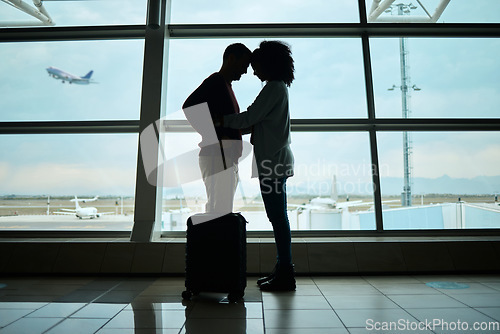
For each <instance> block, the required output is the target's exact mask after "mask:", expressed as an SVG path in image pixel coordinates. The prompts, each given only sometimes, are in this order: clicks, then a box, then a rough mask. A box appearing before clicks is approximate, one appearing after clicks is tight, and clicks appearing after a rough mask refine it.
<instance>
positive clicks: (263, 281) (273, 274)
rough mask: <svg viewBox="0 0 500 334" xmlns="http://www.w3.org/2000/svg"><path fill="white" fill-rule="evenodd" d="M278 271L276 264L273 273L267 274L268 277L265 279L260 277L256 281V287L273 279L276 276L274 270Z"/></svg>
mask: <svg viewBox="0 0 500 334" xmlns="http://www.w3.org/2000/svg"><path fill="white" fill-rule="evenodd" d="M277 269H278V264H277V263H276V265H275V266H274V269H273V271H272V272H271V273H270V274H269V276H266V277H261V278H259V279H258V280H257V285H258V286H261V284H262V283H265V282H267V281H270V280H272V279H273V278H274V276H276V270H277Z"/></svg>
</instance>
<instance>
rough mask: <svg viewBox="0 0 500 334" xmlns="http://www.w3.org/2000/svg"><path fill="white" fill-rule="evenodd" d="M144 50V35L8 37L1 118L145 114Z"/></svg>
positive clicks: (1, 52)
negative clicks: (142, 110) (117, 37)
mask: <svg viewBox="0 0 500 334" xmlns="http://www.w3.org/2000/svg"><path fill="white" fill-rule="evenodd" d="M143 54H144V41H143V40H114V41H64V42H31V43H3V44H1V45H0V57H1V58H2V62H1V63H0V71H1V72H2V73H3V76H4V77H5V78H8V80H7V81H4V82H3V83H2V84H1V87H2V89H1V90H0V110H2V113H1V114H0V121H63V120H64V121H66V120H110V119H115V120H119V119H139V111H140V98H141V78H142V64H143ZM82 78H83V79H82Z"/></svg>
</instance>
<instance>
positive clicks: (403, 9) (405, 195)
mask: <svg viewBox="0 0 500 334" xmlns="http://www.w3.org/2000/svg"><path fill="white" fill-rule="evenodd" d="M395 8H397V15H405V14H409V13H410V10H412V9H416V8H417V7H416V6H414V5H412V4H411V3H410V4H408V5H406V4H403V3H399V4H396V5H392V6H390V7H389V8H388V9H387V10H386V12H391V13H392V11H393V9H395ZM407 43H408V39H407V38H406V37H400V38H399V59H400V69H401V85H400V86H396V85H392V87H391V88H389V89H388V90H394V88H396V87H399V88H400V89H401V109H402V116H403V118H409V117H410V114H411V109H410V97H411V95H410V92H411V90H415V91H419V90H420V88H418V87H417V86H416V85H413V86H412V85H411V79H410V64H409V62H408V49H407V48H408V46H407ZM411 148H412V147H411V136H410V134H409V133H408V132H407V131H404V132H403V164H404V185H403V192H402V193H401V205H402V206H411V170H412V166H411V153H412V152H411Z"/></svg>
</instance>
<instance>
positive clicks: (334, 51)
mask: <svg viewBox="0 0 500 334" xmlns="http://www.w3.org/2000/svg"><path fill="white" fill-rule="evenodd" d="M283 40H284V41H285V42H287V43H288V44H289V45H290V46H291V48H292V53H293V57H294V61H295V81H294V82H293V83H292V85H291V87H290V89H289V96H290V113H291V117H292V118H361V117H363V118H366V117H367V111H366V93H365V84H364V75H363V62H362V52H361V40H360V39H340V38H339V39H337V38H335V39H328V38H315V39H299V38H297V39H283ZM261 41H262V39H245V40H227V39H217V40H172V41H170V48H169V68H168V87H167V99H166V100H167V102H166V110H167V111H166V112H167V114H171V113H174V112H176V111H178V110H180V108H181V106H182V104H183V103H184V100H185V99H186V98H187V97H188V96H189V94H190V93H191V92H192V91H193V90H194V89H196V87H198V86H199V85H200V84H201V82H202V81H203V80H204V79H205V78H206V77H208V76H209V75H210V74H212V73H214V72H217V71H218V70H219V69H220V66H221V64H222V54H223V53H224V50H225V48H226V47H227V46H228V45H230V44H232V43H236V42H242V43H244V44H245V45H246V46H247V47H248V48H249V49H250V50H254V49H256V48H257V47H258V45H259V43H260V42H261ZM200 53H202V54H203V57H200ZM232 86H233V90H234V92H235V94H236V98H237V100H238V103H239V105H240V109H241V110H242V111H244V110H245V109H246V108H247V107H248V106H249V105H250V104H251V103H252V102H253V101H254V99H255V97H256V96H257V94H258V93H259V91H260V90H261V88H262V83H261V82H260V80H259V79H258V78H257V77H256V76H254V75H253V70H252V67H251V66H250V67H249V68H248V72H247V74H246V75H243V76H242V77H241V79H240V80H239V81H236V82H233V84H232Z"/></svg>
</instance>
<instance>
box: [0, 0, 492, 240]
mask: <svg viewBox="0 0 500 334" xmlns="http://www.w3.org/2000/svg"><path fill="white" fill-rule="evenodd" d="M11 2H13V1H10V0H6V1H3V2H1V3H0V7H1V8H0V57H1V59H2V62H1V64H0V69H1V72H2V74H3V78H5V80H4V81H3V83H2V84H1V86H2V89H1V90H0V110H1V111H2V112H1V114H0V146H1V149H2V150H1V152H2V154H1V157H0V181H1V185H0V201H1V203H0V225H1V226H0V227H1V228H2V230H5V229H17V230H30V229H31V230H37V229H48V230H51V231H54V230H66V231H68V230H79V231H81V230H94V231H103V230H112V231H130V230H131V229H132V240H135V241H147V240H149V238H150V237H151V235H152V232H151V231H154V232H155V233H156V232H158V231H164V234H168V233H170V235H176V233H175V231H178V232H180V233H177V234H178V235H183V233H182V231H184V230H185V222H186V219H187V217H188V216H189V215H191V214H193V213H195V212H202V211H203V207H204V204H205V201H206V198H205V196H206V195H205V189H204V185H203V182H202V181H201V179H200V178H199V177H192V178H191V179H189V180H187V179H185V178H184V180H185V181H186V182H183V183H182V184H179V182H177V181H176V178H177V179H178V175H170V174H168V173H167V174H165V175H161V177H159V178H158V179H157V180H158V182H161V183H160V184H153V185H151V184H150V183H149V182H150V181H151V180H156V178H155V177H152V175H151V174H148V175H143V174H144V171H143V169H144V168H145V167H144V168H143V166H142V164H143V161H142V160H141V159H142V158H143V156H142V155H141V154H142V153H143V151H142V150H140V148H141V147H140V145H139V147H138V145H137V143H138V142H140V138H141V133H143V132H142V131H143V130H145V129H146V128H147V127H148V126H149V125H151V124H152V123H155V121H157V120H158V119H160V118H162V116H163V118H162V121H165V122H166V124H170V125H172V126H171V127H168V128H167V130H166V132H165V133H162V135H161V136H159V139H158V140H159V142H154V140H153V142H152V144H153V145H152V146H150V147H149V149H150V148H151V147H152V148H153V149H150V151H151V152H153V153H154V154H153V157H152V160H151V161H152V162H153V163H155V161H156V160H155V159H156V155H155V154H156V153H159V154H163V156H162V157H160V158H161V159H160V163H162V162H165V159H167V160H168V159H174V160H175V159H176V158H177V157H182V159H186V161H192V164H191V167H190V168H192V169H196V167H197V150H198V149H199V148H198V142H199V135H198V134H196V133H195V132H194V131H193V130H192V129H190V128H189V125H188V123H187V121H186V119H185V117H184V115H183V113H182V111H180V108H181V106H182V104H183V102H184V100H185V99H186V97H187V96H188V95H189V94H190V93H191V92H192V91H193V90H194V89H195V88H196V87H197V86H198V85H199V84H200V83H201V82H202V80H203V79H204V78H206V77H207V76H208V75H210V74H211V73H213V72H215V71H217V70H218V69H219V68H220V65H221V62H222V53H223V51H224V49H225V47H226V46H227V45H229V44H230V43H233V42H242V43H245V44H246V45H247V46H248V47H249V48H250V49H255V48H256V47H257V46H258V45H259V43H260V41H262V40H265V39H267V40H270V39H279V40H283V41H285V42H287V43H288V44H290V45H291V48H292V52H293V55H294V59H295V68H296V80H295V82H294V83H293V84H292V87H291V88H290V90H289V93H290V111H291V117H292V150H293V152H294V154H295V161H296V171H295V172H296V173H295V176H294V177H293V178H291V179H290V180H289V181H288V189H289V197H288V204H289V205H288V210H289V216H290V221H291V225H292V229H293V230H294V233H299V234H300V233H301V232H302V231H312V233H313V234H317V235H327V234H328V231H331V233H333V234H336V233H341V232H342V231H347V232H349V233H351V234H356V233H364V234H374V233H380V232H381V233H383V232H384V231H390V233H395V232H397V233H403V231H402V230H405V232H406V231H408V230H411V231H413V232H411V233H422V232H423V233H425V231H427V233H435V231H436V230H443V233H444V232H446V233H453V231H451V230H461V231H460V232H458V233H464V234H466V233H467V230H469V229H474V230H476V231H474V232H475V233H476V232H477V230H478V229H481V230H484V229H499V228H500V222H499V218H498V217H499V212H498V195H497V194H498V193H499V192H500V184H499V181H498V178H499V177H500V175H499V174H498V172H497V170H496V168H495V167H496V166H498V165H499V162H500V161H498V152H499V149H500V147H498V145H497V143H498V142H499V139H500V138H498V134H499V133H500V117H499V116H500V112H499V108H498V105H500V100H499V96H500V86H499V82H498V80H497V77H498V74H499V73H500V62H499V61H498V57H496V56H495V55H496V54H498V51H500V43H499V39H500V14H499V13H500V4H499V3H497V1H494V0H481V1H458V0H451V1H445V0H420V1H416V2H412V3H411V4H410V2H409V1H406V2H404V3H401V2H397V1H392V2H391V1H376V0H373V1H372V0H358V1H351V0H344V1H312V2H303V3H299V2H294V1H292V2H290V1H281V0H270V1H260V0H259V1H257V2H248V1H240V0H238V1H219V0H217V1H215V2H214V1H212V2H203V1H198V0H189V1H187V0H186V1H184V0H172V1H166V0H158V1H153V0H151V1H112V0H109V1H46V2H44V10H45V11H46V14H49V16H50V20H49V21H47V20H45V21H44V19H43V18H42V20H40V19H37V18H35V17H34V16H33V15H29V14H27V13H26V11H23V10H20V9H19V8H15V7H14V6H11V5H9V3H11ZM24 2H25V3H30V4H31V2H29V1H24ZM158 4H161V5H160V6H157V5H158ZM40 10H41V11H42V12H43V11H44V10H42V9H40ZM148 10H149V11H150V12H149V13H148ZM28 11H29V10H28ZM42 14H43V13H42ZM46 14H44V15H45V16H47V15H46ZM35 16H36V15H35ZM158 17H160V22H157V18H158ZM433 22H437V23H438V24H426V23H433ZM158 23H159V25H160V29H157V27H158V25H157V24H158ZM385 23H390V24H385ZM417 23H418V24H417ZM49 69H50V71H49ZM54 69H57V70H58V71H56V70H54ZM91 71H92V72H91ZM252 72H253V71H252V69H251V68H249V70H248V73H247V74H246V75H244V76H243V77H242V79H241V80H240V81H238V82H235V83H234V84H233V88H234V91H235V94H236V97H237V99H238V102H239V105H240V108H241V110H245V109H246V107H247V106H249V105H250V104H251V103H252V102H253V100H254V98H255V96H256V95H257V94H258V92H259V91H260V89H261V88H262V84H261V82H260V81H259V80H258V79H256V78H255V77H254V76H253V73H252ZM169 122H170V123H169ZM155 138H156V137H155ZM153 139H154V138H153ZM155 140H156V139H155ZM247 140H248V139H247ZM158 143H160V144H161V145H159V147H161V148H162V149H164V151H163V152H156V151H155V148H156V146H155V144H158ZM247 145H248V146H250V144H247ZM138 149H139V150H138ZM151 152H150V153H151ZM138 157H139V159H138ZM162 159H163V160H162ZM189 159H191V160H189ZM250 163H251V154H249V155H248V156H247V157H246V158H245V159H243V160H242V161H241V163H240V171H239V175H240V182H239V186H238V190H237V193H236V200H235V208H234V211H241V212H243V213H244V215H245V216H246V217H247V218H248V220H249V221H250V222H251V224H249V226H248V229H249V230H250V231H251V232H252V233H253V232H254V231H263V233H264V234H266V233H267V234H270V233H271V232H270V225H269V223H268V222H267V218H266V215H265V212H264V209H263V205H262V200H261V198H260V194H259V187H258V183H257V181H256V180H255V179H251V178H250V174H251V173H250ZM149 167H151V166H149ZM150 172H151V170H149V173H150ZM183 172H184V171H181V173H183ZM186 173H187V171H186ZM195 174H196V173H194V174H193V175H195ZM153 176H154V175H153ZM75 195H76V196H77V197H78V198H85V199H87V200H94V199H95V197H96V196H98V198H97V199H96V200H94V201H91V202H88V201H87V202H86V203H83V202H81V203H80V202H78V203H79V205H80V206H81V207H93V208H95V209H96V210H97V212H100V213H109V214H107V215H100V216H99V217H94V218H93V220H90V219H89V220H87V219H85V218H82V219H79V217H77V216H76V215H74V216H71V215H64V214H62V213H55V212H66V213H68V212H69V213H71V214H74V212H70V211H69V210H76V209H77V207H76V203H75V201H74V199H75V198H74V197H75ZM155 200H156V202H155ZM63 209H64V210H63ZM47 213H48V214H47ZM22 216H24V218H26V216H28V219H24V218H19V217H22ZM47 217H49V218H47ZM112 217H115V218H112ZM15 219H18V220H19V221H15ZM23 219H24V220H23ZM84 219H85V220H84ZM113 219H114V220H113ZM52 220H54V221H55V220H58V221H59V220H60V221H59V222H57V223H52ZM134 220H135V222H136V224H134ZM40 222H42V223H40ZM137 222H138V223H137ZM154 224H156V226H153V225H154ZM82 226H83V227H82ZM455 232H456V231H455ZM96 233H98V232H96ZM134 235H135V236H136V237H134Z"/></svg>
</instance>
